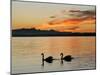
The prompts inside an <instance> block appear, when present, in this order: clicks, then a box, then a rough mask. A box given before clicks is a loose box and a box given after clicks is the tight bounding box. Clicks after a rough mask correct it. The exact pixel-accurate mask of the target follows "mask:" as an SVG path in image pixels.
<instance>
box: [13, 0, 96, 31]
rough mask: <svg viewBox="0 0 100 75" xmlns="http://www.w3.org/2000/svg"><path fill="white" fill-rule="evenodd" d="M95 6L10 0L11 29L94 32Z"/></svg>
mask: <svg viewBox="0 0 100 75" xmlns="http://www.w3.org/2000/svg"><path fill="white" fill-rule="evenodd" d="M95 10H96V9H95V6H86V5H69V4H50V3H36V2H18V1H12V29H20V28H36V29H40V30H51V29H53V30H56V31H61V32H63V31H64V32H69V31H70V32H95V21H96V15H95V13H96V12H95Z"/></svg>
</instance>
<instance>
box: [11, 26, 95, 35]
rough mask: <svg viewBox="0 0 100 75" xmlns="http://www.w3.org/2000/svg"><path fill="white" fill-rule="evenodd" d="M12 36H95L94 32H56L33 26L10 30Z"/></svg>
mask: <svg viewBox="0 0 100 75" xmlns="http://www.w3.org/2000/svg"><path fill="white" fill-rule="evenodd" d="M12 36H15V37H22V36H23V37H24V36H96V33H79V32H58V31H55V30H39V29H38V30H37V29H35V28H31V29H15V30H12Z"/></svg>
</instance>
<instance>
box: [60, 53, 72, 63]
mask: <svg viewBox="0 0 100 75" xmlns="http://www.w3.org/2000/svg"><path fill="white" fill-rule="evenodd" d="M60 56H61V60H64V61H68V62H70V61H72V59H74V58H73V57H72V56H71V55H67V56H65V57H63V53H60Z"/></svg>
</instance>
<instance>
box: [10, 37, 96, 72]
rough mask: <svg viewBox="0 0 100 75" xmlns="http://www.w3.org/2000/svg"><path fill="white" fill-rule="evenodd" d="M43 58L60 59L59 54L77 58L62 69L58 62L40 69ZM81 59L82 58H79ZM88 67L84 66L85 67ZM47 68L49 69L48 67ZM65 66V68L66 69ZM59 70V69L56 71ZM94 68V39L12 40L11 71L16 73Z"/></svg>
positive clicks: (21, 38) (26, 38)
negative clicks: (52, 57)
mask: <svg viewBox="0 0 100 75" xmlns="http://www.w3.org/2000/svg"><path fill="white" fill-rule="evenodd" d="M42 52H43V53H44V54H45V57H47V56H49V55H52V56H54V57H55V58H59V59H60V53H61V52H63V53H64V55H68V54H70V55H72V56H73V57H79V58H80V59H76V60H74V61H73V62H72V64H69V66H68V65H67V64H68V63H66V64H65V65H64V66H63V67H62V68H61V66H59V62H58V61H57V62H54V63H53V64H54V65H53V66H50V65H48V64H47V65H46V66H47V67H45V69H44V70H43V69H41V68H40V66H41V53H42ZM81 57H84V59H83V58H81ZM86 64H87V65H88V66H85V65H86ZM48 66H49V67H48ZM66 66H67V67H66ZM58 68H59V69H58ZM80 68H85V69H87V68H89V69H90V68H95V37H13V38H12V69H13V71H12V72H13V73H17V72H20V73H22V72H30V71H34V72H37V71H39V72H42V71H46V70H48V71H49V70H50V71H53V70H56V71H57V70H73V69H80Z"/></svg>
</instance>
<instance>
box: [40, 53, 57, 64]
mask: <svg viewBox="0 0 100 75" xmlns="http://www.w3.org/2000/svg"><path fill="white" fill-rule="evenodd" d="M41 55H42V62H44V61H46V62H48V63H52V62H53V60H58V59H54V58H53V57H52V56H49V57H47V58H45V59H44V53H41Z"/></svg>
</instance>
